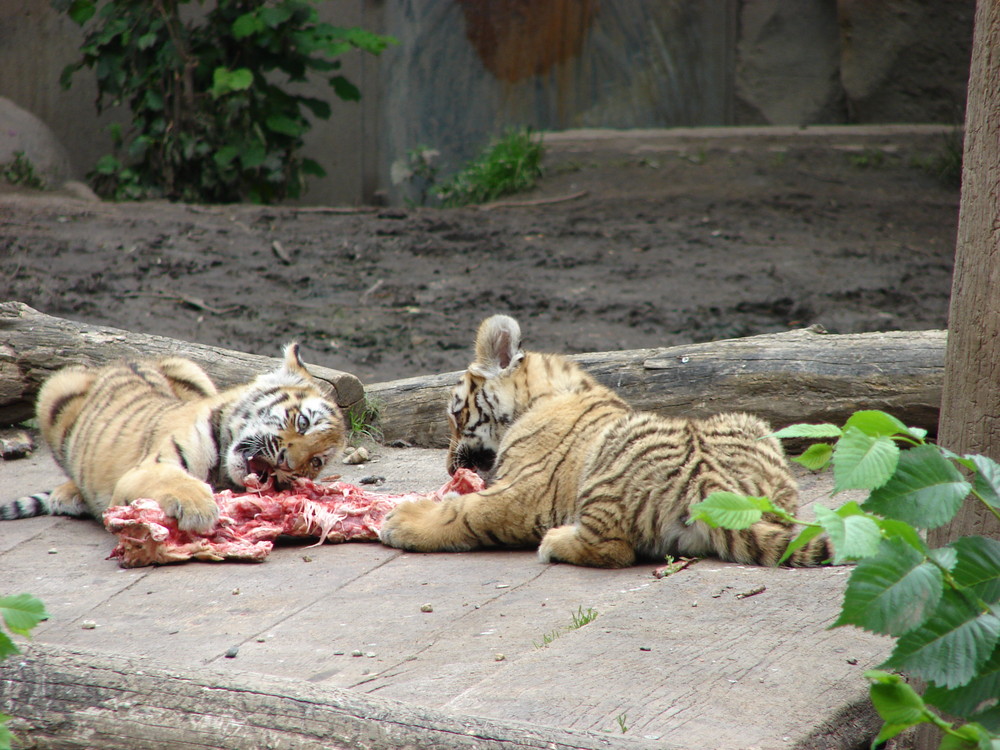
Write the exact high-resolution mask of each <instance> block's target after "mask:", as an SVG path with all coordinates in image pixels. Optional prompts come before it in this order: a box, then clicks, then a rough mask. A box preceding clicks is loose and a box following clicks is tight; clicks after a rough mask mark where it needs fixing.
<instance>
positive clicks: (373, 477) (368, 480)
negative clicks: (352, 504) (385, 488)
mask: <svg viewBox="0 0 1000 750" xmlns="http://www.w3.org/2000/svg"><path fill="white" fill-rule="evenodd" d="M384 482H385V477H383V476H379V475H378V474H369V475H368V476H366V477H361V479H359V480H358V484H382V483H384Z"/></svg>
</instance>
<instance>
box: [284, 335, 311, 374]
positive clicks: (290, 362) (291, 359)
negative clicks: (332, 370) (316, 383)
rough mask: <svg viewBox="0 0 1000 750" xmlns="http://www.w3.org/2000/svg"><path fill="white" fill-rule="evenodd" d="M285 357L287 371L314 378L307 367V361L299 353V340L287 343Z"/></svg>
mask: <svg viewBox="0 0 1000 750" xmlns="http://www.w3.org/2000/svg"><path fill="white" fill-rule="evenodd" d="M284 357H285V363H284V368H285V370H286V371H287V372H290V373H292V374H293V375H298V376H299V377H302V378H307V379H309V380H312V375H311V374H310V373H309V370H307V369H306V366H305V363H304V362H303V361H302V357H301V356H300V355H299V343H298V342H297V341H293V342H292V343H290V344H286V345H285V349H284Z"/></svg>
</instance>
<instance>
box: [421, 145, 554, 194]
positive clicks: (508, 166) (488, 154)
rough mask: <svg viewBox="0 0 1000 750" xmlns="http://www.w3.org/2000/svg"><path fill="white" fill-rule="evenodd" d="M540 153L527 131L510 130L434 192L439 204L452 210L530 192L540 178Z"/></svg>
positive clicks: (541, 149)
mask: <svg viewBox="0 0 1000 750" xmlns="http://www.w3.org/2000/svg"><path fill="white" fill-rule="evenodd" d="M542 154H543V148H542V143H541V140H540V139H538V138H535V137H534V136H533V135H532V133H531V130H530V129H527V128H523V129H510V130H508V131H507V132H506V133H504V135H503V136H502V137H501V138H499V139H498V140H496V141H495V142H494V143H493V144H492V145H491V146H489V147H488V148H487V150H486V151H484V152H483V153H482V154H481V155H480V156H479V157H477V158H476V159H473V160H472V161H471V162H469V163H468V164H467V165H466V166H465V168H464V169H462V170H461V171H460V172H459V173H458V174H456V175H454V176H453V177H452V178H451V179H449V180H448V181H446V182H444V183H443V184H442V185H440V186H439V187H438V188H437V189H436V190H435V192H436V193H437V196H438V197H439V198H440V199H441V203H442V205H444V206H446V207H455V206H466V205H469V204H475V203H488V202H489V201H492V200H496V199H497V198H501V197H503V196H505V195H511V194H513V193H522V192H525V191H527V190H531V189H532V188H533V187H535V184H536V183H537V182H538V178H539V177H541V176H542V167H541V161H542Z"/></svg>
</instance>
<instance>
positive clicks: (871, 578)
mask: <svg viewBox="0 0 1000 750" xmlns="http://www.w3.org/2000/svg"><path fill="white" fill-rule="evenodd" d="M942 591H943V583H942V576H941V571H940V570H939V569H938V568H937V567H935V566H934V565H933V564H931V563H929V562H926V561H925V560H924V556H923V555H921V554H920V553H919V552H917V551H916V550H914V549H913V548H912V547H910V545H909V544H907V543H906V542H905V541H903V540H902V539H898V538H897V539H887V540H884V541H883V542H882V544H881V545H880V547H879V552H878V554H877V555H875V556H874V557H869V558H867V559H864V560H861V561H860V562H859V563H858V564H857V566H856V567H855V568H854V570H853V571H851V577H850V579H849V580H848V582H847V590H846V591H845V592H844V602H843V605H842V608H841V611H840V617H838V618H837V621H836V622H834V623H833V627H841V626H843V625H856V626H858V627H859V628H863V629H865V630H869V631H871V632H873V633H882V634H886V635H896V636H898V635H901V634H903V633H906V632H908V631H910V630H913V629H914V628H916V627H918V626H920V625H921V624H923V622H924V621H925V620H926V619H927V617H928V616H929V615H930V613H931V612H933V611H934V609H935V607H937V604H938V602H939V601H940V599H941V594H942Z"/></svg>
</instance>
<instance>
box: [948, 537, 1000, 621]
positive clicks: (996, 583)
mask: <svg viewBox="0 0 1000 750" xmlns="http://www.w3.org/2000/svg"><path fill="white" fill-rule="evenodd" d="M949 547H950V548H951V549H953V550H955V552H956V553H957V555H958V559H957V560H956V561H955V566H954V568H952V571H951V573H952V576H954V578H955V582H956V583H958V584H959V585H960V586H965V587H966V588H969V589H972V590H973V591H974V592H975V593H976V596H978V597H979V598H980V599H982V600H983V601H984V602H986V603H987V604H996V603H997V602H1000V541H997V540H996V539H987V538H986V537H981V536H966V537H962V538H961V539H957V540H955V541H954V542H952V543H951V544H950V545H949Z"/></svg>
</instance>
